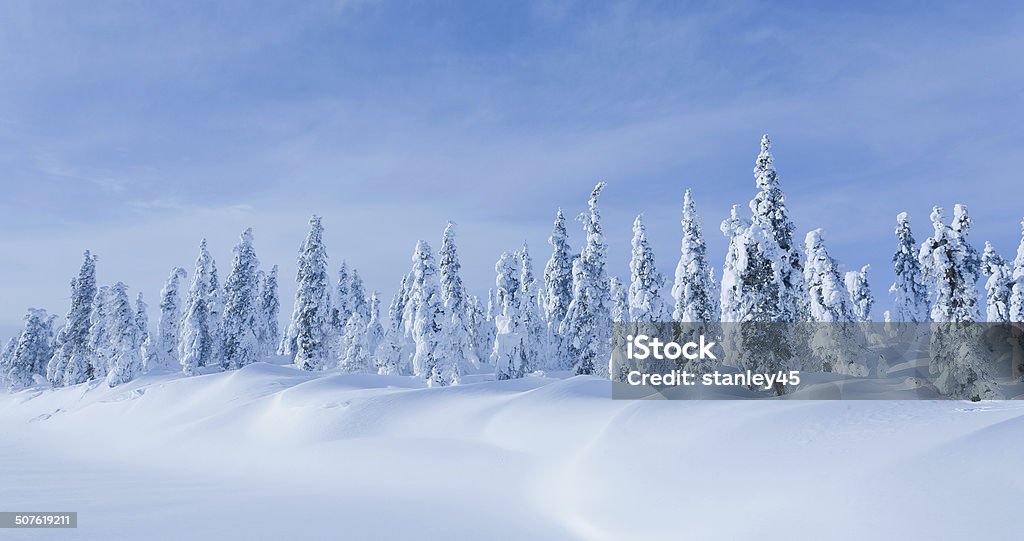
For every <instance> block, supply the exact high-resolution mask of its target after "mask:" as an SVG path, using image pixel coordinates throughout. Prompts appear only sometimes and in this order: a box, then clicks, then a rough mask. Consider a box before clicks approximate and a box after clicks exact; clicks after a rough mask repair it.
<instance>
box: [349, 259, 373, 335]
mask: <svg viewBox="0 0 1024 541" xmlns="http://www.w3.org/2000/svg"><path fill="white" fill-rule="evenodd" d="M351 275H352V281H351V284H350V285H349V300H350V301H351V307H352V311H353V312H359V315H360V316H361V317H362V318H363V321H364V322H369V321H370V304H369V299H368V298H367V296H366V286H364V285H363V278H362V277H361V276H359V271H357V270H356V269H355V268H353V269H352V273H351Z"/></svg>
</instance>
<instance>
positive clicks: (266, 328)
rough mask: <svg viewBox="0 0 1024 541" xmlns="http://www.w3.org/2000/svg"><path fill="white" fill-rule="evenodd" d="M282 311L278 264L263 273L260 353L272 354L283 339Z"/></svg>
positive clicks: (261, 284)
mask: <svg viewBox="0 0 1024 541" xmlns="http://www.w3.org/2000/svg"><path fill="white" fill-rule="evenodd" d="M280 312H281V300H280V298H279V297H278V296H277V265H274V266H273V267H271V268H270V272H269V273H266V274H264V275H263V280H262V281H261V282H260V333H259V342H260V354H261V355H270V354H271V353H273V352H274V348H275V346H276V344H277V343H278V341H279V340H280V339H281V329H280V327H279V324H278V321H277V318H278V315H279V314H280Z"/></svg>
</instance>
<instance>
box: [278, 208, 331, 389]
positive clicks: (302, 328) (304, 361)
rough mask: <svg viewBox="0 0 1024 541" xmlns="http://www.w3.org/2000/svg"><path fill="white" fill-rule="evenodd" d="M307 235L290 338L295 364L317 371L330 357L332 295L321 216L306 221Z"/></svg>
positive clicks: (297, 276)
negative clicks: (292, 344)
mask: <svg viewBox="0 0 1024 541" xmlns="http://www.w3.org/2000/svg"><path fill="white" fill-rule="evenodd" d="M309 226H310V230H309V235H308V236H307V237H306V240H305V242H304V243H303V244H302V247H301V248H300V250H299V259H298V272H297V274H296V278H295V286H296V288H295V307H294V309H293V311H292V319H291V324H290V325H289V336H293V337H294V349H293V350H292V351H291V353H292V355H293V356H294V359H295V364H296V366H298V367H299V368H302V369H304V370H320V369H321V368H323V367H324V366H326V364H327V360H328V359H330V358H331V352H330V342H331V338H332V335H333V333H332V331H331V328H330V326H331V316H332V308H331V294H330V281H329V279H328V276H327V249H326V247H325V246H324V241H323V234H324V228H323V225H321V222H320V217H319V216H313V217H312V218H310V220H309Z"/></svg>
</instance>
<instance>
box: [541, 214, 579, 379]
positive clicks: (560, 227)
mask: <svg viewBox="0 0 1024 541" xmlns="http://www.w3.org/2000/svg"><path fill="white" fill-rule="evenodd" d="M548 244H550V245H551V257H550V258H548V262H547V264H545V265H544V287H543V290H542V291H541V300H542V306H543V317H544V321H545V323H546V326H547V332H546V341H547V343H548V350H549V355H550V361H551V362H549V363H548V365H549V367H550V368H555V369H560V370H565V369H569V368H572V365H571V362H567V361H569V360H570V359H569V357H568V354H567V352H566V351H565V344H564V343H563V339H562V335H561V333H560V332H559V327H560V326H561V324H562V320H563V319H565V314H566V313H567V312H568V310H569V303H570V302H572V262H573V259H574V254H573V253H572V248H571V247H570V246H569V233H568V232H567V231H566V227H565V216H564V215H563V214H562V209H558V212H557V213H556V214H555V223H554V225H553V226H552V228H551V236H550V237H548Z"/></svg>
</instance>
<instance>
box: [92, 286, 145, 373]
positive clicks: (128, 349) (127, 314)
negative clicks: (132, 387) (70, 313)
mask: <svg viewBox="0 0 1024 541" xmlns="http://www.w3.org/2000/svg"><path fill="white" fill-rule="evenodd" d="M101 289H102V288H101ZM108 295H109V300H108V305H107V309H108V311H107V314H106V320H107V322H108V323H107V336H108V341H109V345H108V347H107V349H106V356H107V362H108V364H107V374H106V379H107V385H109V386H111V387H116V386H118V385H121V384H124V383H128V382H129V381H131V380H133V379H135V377H136V376H138V375H139V374H140V373H141V372H142V353H141V352H142V337H141V335H140V332H139V323H138V318H137V317H136V313H135V309H134V308H133V307H132V303H131V301H129V300H128V287H127V286H125V285H124V284H123V283H121V282H118V283H116V284H114V285H113V286H112V287H110V288H109V290H108Z"/></svg>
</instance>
